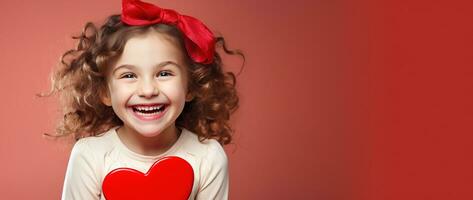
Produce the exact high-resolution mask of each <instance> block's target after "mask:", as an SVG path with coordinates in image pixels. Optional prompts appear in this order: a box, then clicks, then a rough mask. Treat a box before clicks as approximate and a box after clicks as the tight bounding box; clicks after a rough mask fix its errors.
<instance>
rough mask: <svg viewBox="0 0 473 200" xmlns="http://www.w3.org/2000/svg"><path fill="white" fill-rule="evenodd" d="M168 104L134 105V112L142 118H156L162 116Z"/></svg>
mask: <svg viewBox="0 0 473 200" xmlns="http://www.w3.org/2000/svg"><path fill="white" fill-rule="evenodd" d="M167 107H168V105H167V104H161V105H155V106H133V107H132V109H133V113H134V114H135V115H136V116H137V117H138V118H139V119H142V120H154V119H158V118H160V117H161V116H162V115H163V114H164V111H165V110H166V108H167Z"/></svg>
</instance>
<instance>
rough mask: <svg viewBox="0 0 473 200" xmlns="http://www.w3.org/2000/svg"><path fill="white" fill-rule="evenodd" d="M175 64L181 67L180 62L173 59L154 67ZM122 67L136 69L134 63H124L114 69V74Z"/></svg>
mask: <svg viewBox="0 0 473 200" xmlns="http://www.w3.org/2000/svg"><path fill="white" fill-rule="evenodd" d="M169 64H171V65H175V66H176V67H179V68H180V67H181V66H180V65H179V64H177V63H176V62H173V61H164V62H161V63H159V64H157V65H156V66H155V67H154V68H161V67H164V66H166V65H169ZM121 68H128V69H134V68H136V67H135V66H134V65H130V64H123V65H120V66H118V67H117V68H115V69H114V70H113V71H112V74H115V72H116V71H117V70H118V69H121Z"/></svg>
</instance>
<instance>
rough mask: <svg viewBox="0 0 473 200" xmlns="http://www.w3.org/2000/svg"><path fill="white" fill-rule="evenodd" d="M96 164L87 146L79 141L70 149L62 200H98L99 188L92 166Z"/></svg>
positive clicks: (82, 141)
mask: <svg viewBox="0 0 473 200" xmlns="http://www.w3.org/2000/svg"><path fill="white" fill-rule="evenodd" d="M96 164H97V162H95V160H94V157H93V154H92V152H91V151H90V149H89V148H88V144H87V143H86V142H85V141H84V140H83V139H81V140H79V141H77V142H76V143H75V144H74V147H73V148H72V151H71V155H70V158H69V162H68V165H67V170H66V175H65V179H64V186H63V190H62V198H61V199H62V200H83V199H90V200H98V199H99V198H100V191H101V190H100V187H99V183H98V178H97V176H96V173H95V170H94V168H95V167H94V166H95V165H96Z"/></svg>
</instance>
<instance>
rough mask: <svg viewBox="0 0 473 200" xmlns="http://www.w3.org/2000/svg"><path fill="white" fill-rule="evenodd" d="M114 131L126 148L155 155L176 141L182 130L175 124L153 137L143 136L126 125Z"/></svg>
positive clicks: (143, 153) (164, 150) (167, 148)
mask: <svg viewBox="0 0 473 200" xmlns="http://www.w3.org/2000/svg"><path fill="white" fill-rule="evenodd" d="M116 131H117V135H118V137H119V138H120V140H121V141H122V143H123V144H125V146H126V147H128V149H130V150H132V151H133V152H135V153H138V154H141V155H145V156H156V155H160V154H162V153H164V152H166V151H167V150H169V149H170V148H171V147H172V146H173V145H174V143H176V141H177V139H178V138H179V136H180V134H181V132H182V131H181V130H180V129H178V128H177V127H176V126H172V127H169V128H168V129H166V131H164V132H162V133H160V134H159V135H157V136H155V137H145V136H143V135H141V134H139V133H136V132H135V131H134V130H133V129H130V128H127V127H126V126H121V127H119V128H118V129H117V130H116Z"/></svg>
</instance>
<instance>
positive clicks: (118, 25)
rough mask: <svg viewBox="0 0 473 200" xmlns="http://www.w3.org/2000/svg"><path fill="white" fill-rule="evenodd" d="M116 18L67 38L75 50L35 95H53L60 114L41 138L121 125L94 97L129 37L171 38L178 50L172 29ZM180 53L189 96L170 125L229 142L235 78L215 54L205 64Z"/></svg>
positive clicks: (219, 44) (77, 134) (221, 40)
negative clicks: (161, 35)
mask: <svg viewBox="0 0 473 200" xmlns="http://www.w3.org/2000/svg"><path fill="white" fill-rule="evenodd" d="M120 18H121V16H120V15H111V16H110V17H108V18H107V20H106V22H105V23H104V24H103V25H102V26H101V27H100V29H97V28H96V26H95V25H94V24H93V23H92V22H88V23H86V25H85V26H84V29H83V30H82V33H81V34H80V35H79V36H73V37H72V38H73V39H76V40H78V43H77V46H76V48H75V49H71V50H68V51H67V52H65V53H64V54H63V55H62V56H61V63H60V67H59V68H58V69H56V70H55V71H54V73H53V74H52V76H51V81H52V85H51V89H50V91H49V92H48V93H46V94H44V93H41V94H38V96H40V97H46V96H51V95H53V94H59V100H60V103H61V108H62V113H63V118H61V119H60V120H59V123H58V125H57V127H56V133H55V134H45V135H47V136H52V137H55V138H58V137H63V136H72V137H73V138H74V139H75V140H78V139H79V138H82V137H88V136H96V135H98V134H100V133H102V132H104V131H107V130H109V129H110V128H112V127H115V126H118V125H123V122H122V121H121V120H120V118H118V116H117V115H116V114H115V113H114V111H113V109H112V107H109V106H106V105H105V104H104V103H103V102H102V101H101V99H100V96H101V94H104V91H106V87H107V86H106V76H105V73H106V68H107V64H108V63H109V62H111V61H112V59H114V58H117V57H118V56H120V55H121V53H122V52H123V49H124V46H125V44H126V42H127V41H128V40H129V39H130V38H131V37H133V36H136V35H139V34H143V33H146V32H147V31H148V30H150V29H154V30H157V31H159V32H161V33H165V34H166V35H169V36H171V37H174V38H175V39H177V41H178V42H179V44H180V45H181V48H183V49H184V39H183V37H182V33H181V32H180V31H179V30H178V29H177V28H176V27H175V26H172V25H166V24H154V25H148V26H128V25H126V24H123V23H122V22H121V19H120ZM215 40H216V44H215V45H216V48H215V49H217V48H218V47H223V50H224V52H225V53H226V54H229V55H240V56H241V57H242V58H243V65H242V68H243V66H244V63H245V56H244V55H243V53H242V52H241V51H240V50H229V49H228V48H227V47H226V45H225V40H224V38H223V37H221V36H220V37H215ZM215 51H216V50H215ZM185 55H186V61H187V62H188V65H187V66H188V68H189V69H188V70H189V72H190V73H189V80H190V81H189V82H188V88H189V91H191V92H192V94H193V96H194V98H193V100H192V101H190V102H186V104H185V107H184V110H183V111H182V113H181V114H180V116H179V117H178V118H177V120H176V125H177V126H180V127H184V128H186V129H188V130H190V131H192V132H194V133H196V134H197V135H198V137H199V141H203V140H205V139H208V138H214V139H216V140H217V141H218V142H219V143H220V144H222V145H225V144H229V143H230V142H231V141H232V132H233V130H232V127H231V126H230V124H229V120H230V115H231V114H232V113H234V112H235V111H236V109H237V108H238V106H239V103H238V102H239V99H238V95H237V91H236V88H235V86H236V77H235V74H234V73H233V72H224V71H223V69H222V67H223V63H222V59H221V57H220V55H219V54H218V53H217V52H215V54H214V61H213V62H212V63H210V64H200V63H196V62H193V61H192V59H191V58H190V57H189V55H188V53H187V51H185ZM240 72H241V70H240ZM98 94H100V95H98Z"/></svg>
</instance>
